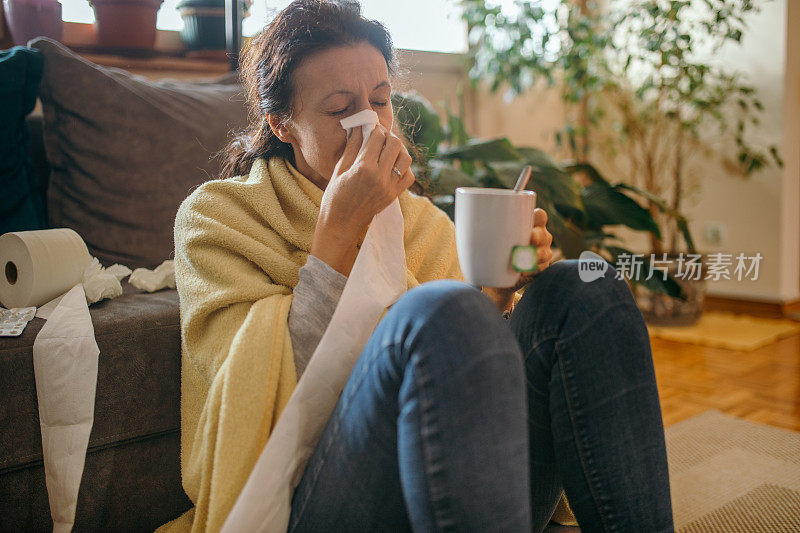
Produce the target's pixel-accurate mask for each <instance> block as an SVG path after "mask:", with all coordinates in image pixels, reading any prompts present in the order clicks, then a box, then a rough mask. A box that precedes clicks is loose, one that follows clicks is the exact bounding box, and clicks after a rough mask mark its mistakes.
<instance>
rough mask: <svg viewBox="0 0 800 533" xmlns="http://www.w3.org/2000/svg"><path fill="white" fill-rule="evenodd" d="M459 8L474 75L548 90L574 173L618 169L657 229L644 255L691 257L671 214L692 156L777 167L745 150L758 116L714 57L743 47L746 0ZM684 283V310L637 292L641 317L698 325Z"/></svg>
mask: <svg viewBox="0 0 800 533" xmlns="http://www.w3.org/2000/svg"><path fill="white" fill-rule="evenodd" d="M459 4H460V5H461V7H462V9H463V16H464V18H465V20H466V21H467V23H468V25H469V28H470V53H469V57H470V61H471V70H470V74H471V77H472V78H473V79H474V80H478V79H482V80H484V81H486V82H488V85H489V89H490V90H492V91H496V90H499V89H500V88H503V87H505V88H507V90H508V91H509V93H511V94H514V95H516V94H520V93H523V92H525V91H527V90H529V89H530V88H532V87H533V86H535V85H536V84H538V83H544V84H545V85H547V86H555V87H556V88H557V90H558V91H559V93H560V95H561V98H562V100H563V101H564V102H565V104H566V106H567V109H568V117H567V122H566V125H565V127H564V128H563V129H562V130H561V131H557V132H555V135H556V139H557V141H558V142H559V143H560V144H561V145H562V146H563V147H564V148H565V149H567V150H568V151H569V152H570V153H571V154H572V157H573V158H574V160H575V161H576V163H575V164H574V165H572V166H571V168H572V169H573V170H575V171H577V172H580V173H582V174H583V176H584V178H585V179H589V180H595V179H597V177H598V176H600V174H599V172H597V170H596V168H595V167H594V166H593V165H592V162H593V161H598V160H604V161H605V162H607V161H609V160H617V161H619V162H620V163H621V164H620V165H619V166H620V167H621V168H623V169H624V170H623V171H621V177H622V180H623V181H624V182H625V185H621V187H622V188H625V189H626V190H627V191H628V192H629V193H632V194H633V196H634V197H636V198H637V200H638V201H641V203H642V205H643V206H644V207H646V208H647V209H648V210H649V212H650V213H651V214H652V215H653V218H654V220H656V222H657V223H658V226H659V228H660V229H661V231H660V232H659V233H656V232H651V233H650V250H648V251H647V253H648V254H653V255H652V256H651V257H655V256H658V257H666V258H668V259H670V260H671V261H673V262H674V260H675V259H676V258H677V257H679V256H680V253H681V252H682V251H683V250H686V251H688V252H689V253H690V254H695V252H696V250H695V248H694V243H693V241H692V240H691V235H690V234H689V232H688V223H687V221H686V219H685V218H684V217H682V216H681V215H680V210H681V209H682V207H683V206H684V204H685V201H686V198H687V195H689V194H692V193H696V192H697V190H698V186H697V184H696V183H693V182H692V179H691V178H692V176H693V175H694V172H695V171H696V170H697V168H696V167H694V165H696V164H697V163H698V161H702V160H699V159H697V158H694V157H693V156H694V155H696V154H698V153H699V154H702V155H703V156H704V157H705V158H709V157H718V158H721V159H723V161H724V163H725V164H726V166H727V167H728V168H729V169H730V170H732V171H733V172H734V173H739V174H741V175H745V176H747V175H750V174H752V173H753V172H756V171H758V170H759V169H761V168H763V167H764V166H766V165H769V164H777V165H781V164H782V162H781V160H780V156H779V154H778V152H777V150H776V148H775V147H758V146H754V145H753V144H751V143H750V142H749V141H748V136H747V130H748V129H749V128H750V127H753V126H757V125H758V123H759V115H760V112H761V110H762V108H763V106H762V105H761V102H759V100H758V98H757V95H756V93H755V90H754V89H753V87H751V86H749V85H748V84H747V83H745V81H744V79H743V78H742V75H741V74H740V73H738V72H735V71H730V70H729V69H727V68H725V67H724V66H723V65H721V64H720V63H719V62H715V61H712V60H711V58H712V57H713V55H714V54H716V53H718V52H719V51H720V50H721V49H722V48H723V47H724V46H727V45H729V44H735V43H739V42H740V41H741V39H742V36H743V34H744V31H746V22H747V18H748V17H749V16H750V15H751V14H752V13H754V12H757V11H758V6H757V3H756V2H754V1H752V0H695V1H691V0H643V1H630V0H611V1H609V2H605V3H604V6H603V8H601V7H600V6H599V5H598V4H597V3H595V2H592V1H589V0H577V1H575V0H561V1H560V2H556V3H554V4H552V5H551V7H552V9H549V10H548V9H544V8H543V7H542V4H541V3H540V2H530V1H525V0H514V1H511V2H505V3H504V4H503V5H502V7H501V6H500V4H497V3H494V2H491V1H490V2H487V1H485V0H461V1H460V2H459ZM720 145H722V146H723V149H722V150H720V149H719V148H718V147H719V146H720ZM598 147H601V148H603V150H602V152H603V153H602V154H598V152H599V150H598ZM730 152H732V153H733V156H732V157H729V156H728V155H727V153H730ZM664 254H666V255H664ZM701 267H702V265H701ZM681 284H682V285H683V286H684V287H685V288H687V289H688V292H690V293H691V295H690V296H691V297H690V298H689V300H690V301H692V302H693V304H692V305H690V306H686V305H681V304H679V303H676V302H673V301H671V300H670V299H669V298H665V297H664V296H663V295H660V294H654V293H652V292H650V291H648V290H643V289H641V287H639V288H638V289H639V290H637V301H639V303H640V306H641V307H642V309H643V312H644V313H645V315H646V316H647V317H648V318H650V319H651V320H658V321H660V322H665V321H666V322H668V321H669V319H670V317H671V316H672V318H674V320H675V321H677V322H681V321H682V322H684V323H685V322H691V321H692V317H699V312H700V310H701V308H702V295H703V292H704V287H703V285H704V283H703V281H702V279H700V280H698V281H695V280H681ZM648 315H649V316H648ZM681 315H684V316H681ZM687 315H688V316H687Z"/></svg>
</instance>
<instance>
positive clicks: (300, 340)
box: [289, 254, 347, 380]
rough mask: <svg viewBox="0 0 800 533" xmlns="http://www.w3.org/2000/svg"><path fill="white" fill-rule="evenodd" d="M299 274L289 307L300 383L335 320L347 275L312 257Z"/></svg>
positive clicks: (293, 348)
mask: <svg viewBox="0 0 800 533" xmlns="http://www.w3.org/2000/svg"><path fill="white" fill-rule="evenodd" d="M298 275H299V278H300V279H299V281H298V282H297V286H296V287H295V288H294V298H293V299H292V306H291V307H290V308H289V335H290V337H291V338H292V350H293V351H294V364H295V369H296V370H297V379H298V380H299V379H300V376H301V374H302V373H303V371H304V370H305V368H306V365H307V364H308V361H309V360H310V359H311V356H312V355H313V354H314V350H316V348H317V345H318V344H319V341H320V339H321V338H322V334H323V333H325V329H327V327H328V323H330V321H331V317H332V316H333V312H334V311H335V310H336V304H337V303H339V298H340V297H341V296H342V291H343V290H344V285H345V283H347V276H345V275H343V274H341V273H339V272H337V271H336V270H334V269H333V268H332V267H331V266H329V265H328V264H327V263H326V262H325V261H323V260H321V259H319V258H317V257H315V256H313V255H311V254H309V256H308V259H306V264H305V265H304V266H303V267H302V268H301V269H300V271H299V273H298Z"/></svg>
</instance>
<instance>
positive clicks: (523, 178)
mask: <svg viewBox="0 0 800 533" xmlns="http://www.w3.org/2000/svg"><path fill="white" fill-rule="evenodd" d="M532 171H533V167H532V166H530V165H525V168H523V169H522V172H521V173H520V175H519V178H517V184H516V185H514V192H520V191H521V190H523V189H524V188H525V187H526V186H527V185H528V180H529V179H531V172H532Z"/></svg>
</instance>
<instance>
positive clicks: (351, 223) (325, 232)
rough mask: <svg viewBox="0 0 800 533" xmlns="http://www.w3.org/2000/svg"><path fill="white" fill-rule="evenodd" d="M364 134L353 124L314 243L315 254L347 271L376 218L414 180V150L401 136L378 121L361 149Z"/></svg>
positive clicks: (330, 184) (327, 192) (322, 208)
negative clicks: (403, 141) (404, 142)
mask: <svg viewBox="0 0 800 533" xmlns="http://www.w3.org/2000/svg"><path fill="white" fill-rule="evenodd" d="M361 140H362V134H361V128H354V130H353V132H352V133H351V135H350V137H349V138H348V139H347V143H346V144H345V148H344V152H343V153H342V157H341V158H340V159H339V161H338V163H337V164H336V167H335V169H334V172H333V176H332V177H331V180H330V181H329V182H328V185H327V187H326V188H325V194H324V195H323V197H322V203H321V205H320V214H319V219H318V220H317V226H316V230H315V232H314V241H313V242H312V245H311V253H312V255H314V256H316V257H318V258H319V259H322V260H323V261H325V262H326V263H328V265H330V266H331V267H332V268H334V269H335V270H337V271H338V272H340V273H342V274H344V275H346V276H347V275H349V274H350V270H351V269H352V266H353V263H354V262H355V258H356V256H357V255H358V248H357V247H356V244H357V243H358V240H359V238H360V237H361V236H362V235H363V234H364V232H365V231H366V228H367V226H369V223H370V222H371V221H372V218H373V217H374V216H375V215H376V214H378V213H379V212H381V211H382V210H383V209H384V208H386V207H387V206H388V205H389V204H391V203H392V202H393V201H394V199H395V198H397V197H398V196H399V195H400V193H402V192H403V191H404V190H406V189H407V188H408V187H410V186H411V184H412V183H414V174H413V173H412V172H411V170H410V167H411V156H410V155H409V153H408V150H406V148H405V146H403V143H402V141H401V140H400V138H399V137H397V136H396V135H394V134H392V133H391V132H390V131H388V130H387V129H386V128H384V127H383V126H381V125H377V126H376V127H375V129H374V130H373V131H372V134H371V135H370V136H369V139H368V140H367V144H366V146H365V147H364V150H363V151H362V152H361V153H359V149H360V148H361ZM393 168H397V170H398V171H399V172H400V173H401V174H402V176H398V175H397V174H396V173H395V172H394V170H393Z"/></svg>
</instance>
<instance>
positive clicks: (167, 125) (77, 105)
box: [0, 39, 246, 531]
mask: <svg viewBox="0 0 800 533" xmlns="http://www.w3.org/2000/svg"><path fill="white" fill-rule="evenodd" d="M29 45H30V46H31V47H32V48H36V49H38V50H39V52H40V53H41V54H42V56H43V58H44V71H43V77H42V82H41V87H40V98H41V102H42V106H41V107H42V113H41V114H38V115H32V116H29V117H28V118H27V121H26V122H27V125H28V127H29V130H30V133H31V143H30V146H29V152H30V155H31V157H32V159H33V161H34V164H35V167H36V169H37V174H38V177H39V185H40V187H39V194H41V195H42V197H43V198H44V199H45V205H46V208H47V221H48V227H70V228H72V229H74V230H75V231H77V232H78V234H79V235H81V237H83V239H84V240H85V242H86V244H87V246H88V247H89V252H90V253H91V254H92V255H93V256H95V257H98V258H99V259H100V261H101V264H103V265H104V266H109V265H111V264H112V263H116V262H119V263H122V264H124V265H126V266H128V267H130V268H136V267H140V266H141V267H147V268H153V267H155V266H157V265H158V264H159V263H160V262H161V261H163V260H165V259H170V258H171V257H172V256H173V252H172V251H173V249H174V246H173V244H172V229H173V222H174V218H175V213H176V211H177V207H178V205H179V204H180V202H181V201H182V199H183V198H185V197H186V196H187V195H188V194H189V193H190V192H191V190H192V189H193V188H194V187H196V186H197V185H199V184H200V183H202V182H203V181H206V180H207V179H210V178H214V177H216V176H217V172H218V170H217V169H218V162H215V161H213V160H212V159H211V157H210V156H212V155H213V153H214V152H215V151H216V150H219V149H220V148H222V146H223V145H224V141H225V139H226V137H227V135H228V132H229V131H230V130H231V129H232V128H238V127H241V125H242V124H243V122H244V118H245V114H246V112H245V109H244V98H243V96H242V94H241V87H240V86H239V85H238V83H237V80H236V78H235V77H230V76H229V77H227V78H226V79H224V80H219V81H217V82H208V83H178V82H168V81H165V82H151V81H148V80H145V79H143V78H139V77H136V76H131V75H130V74H128V73H126V72H124V71H120V70H117V69H108V68H103V67H100V66H98V65H94V64H92V63H89V62H86V61H84V60H83V59H81V58H79V57H78V56H76V55H75V54H73V53H72V52H71V51H70V50H68V49H66V48H65V47H63V46H62V45H60V44H58V43H56V42H54V41H50V40H46V39H37V40H34V41H32V42H31V43H29ZM89 311H90V314H91V317H92V323H93V325H94V329H95V338H96V340H97V345H98V347H99V348H100V356H99V368H98V378H97V396H96V402H95V416H94V425H93V427H92V432H91V436H90V439H89V449H88V453H87V457H86V466H85V471H84V475H83V479H82V482H81V486H80V491H79V496H78V504H77V511H76V519H75V528H74V530H75V531H152V530H153V529H154V528H155V527H157V526H159V525H161V524H163V523H165V522H167V521H168V520H171V519H172V518H175V517H177V516H179V515H180V514H181V513H183V512H184V511H186V510H187V509H188V508H189V507H190V505H191V502H190V501H189V499H188V498H187V497H186V495H185V493H184V491H183V489H182V486H181V481H180V325H179V302H178V294H177V291H175V290H174V289H173V290H162V291H158V292H155V293H145V292H144V291H141V290H139V289H136V288H135V287H133V286H132V285H130V284H128V283H127V281H123V295H122V296H120V297H118V298H115V299H112V300H104V301H101V302H98V303H96V304H93V305H92V306H90V308H89ZM44 323H45V321H44V320H42V319H39V318H34V319H33V320H32V321H31V322H30V323H29V324H28V326H27V327H26V328H25V330H24V332H23V334H22V335H21V336H19V337H0V531H50V530H52V521H51V518H50V510H49V504H48V497H47V490H46V486H45V475H44V466H43V462H42V446H41V432H40V427H39V419H38V409H37V400H36V387H35V381H34V372H33V359H32V346H33V342H34V339H35V338H36V335H37V333H38V332H39V330H40V329H41V328H42V326H43V325H44Z"/></svg>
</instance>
